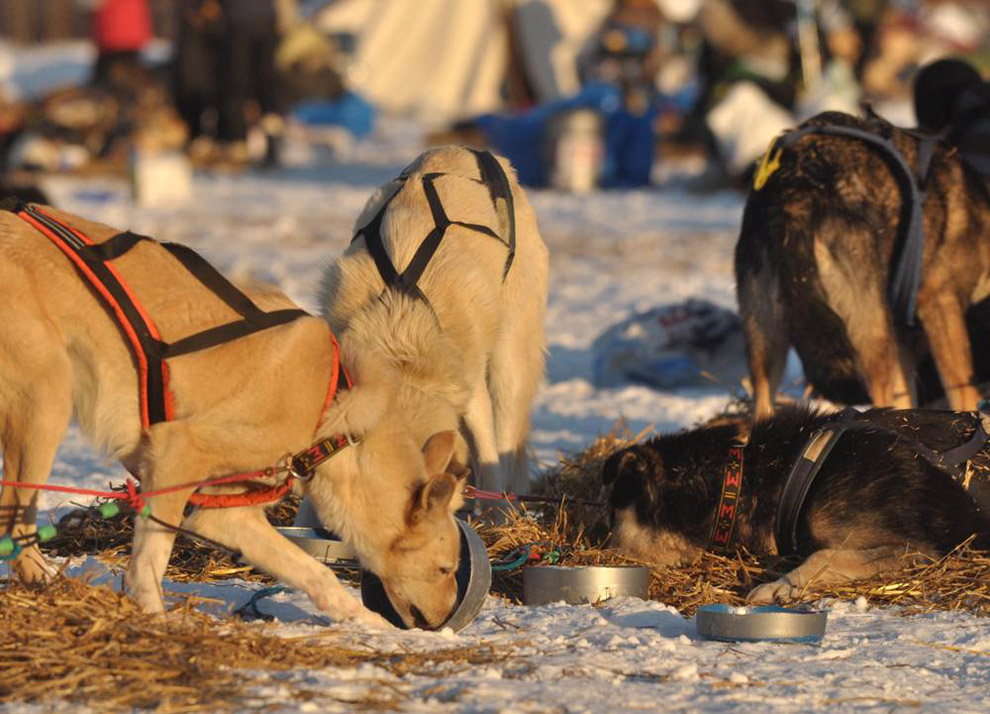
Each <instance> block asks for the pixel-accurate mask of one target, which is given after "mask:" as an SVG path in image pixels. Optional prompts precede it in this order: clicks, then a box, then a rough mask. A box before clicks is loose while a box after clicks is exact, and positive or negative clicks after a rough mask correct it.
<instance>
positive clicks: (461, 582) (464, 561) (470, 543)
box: [361, 518, 492, 632]
mask: <svg viewBox="0 0 990 714" xmlns="http://www.w3.org/2000/svg"><path fill="white" fill-rule="evenodd" d="M454 520H456V521H457V525H458V526H460V529H461V559H460V564H459V565H458V568H457V575H456V578H457V604H456V605H454V611H453V612H452V613H451V614H450V617H449V618H447V621H446V622H445V623H443V627H449V628H451V629H452V630H454V632H457V631H459V630H463V629H464V628H465V627H467V626H468V625H469V624H471V623H472V622H473V621H474V618H476V617H477V616H478V613H479V612H481V607H482V606H483V605H484V604H485V596H486V595H488V590H489V589H490V588H491V586H492V565H491V562H490V561H489V560H488V549H487V548H485V542H484V541H483V540H481V536H479V535H478V534H477V533H476V532H475V530H474V528H472V527H471V526H469V525H468V524H467V523H465V522H464V521H462V520H461V519H460V518H456V519H454ZM361 600H362V601H364V604H365V606H366V607H367V608H368V609H369V610H374V611H375V612H377V613H379V614H380V615H381V616H382V617H384V618H385V619H386V620H388V621H389V622H391V623H392V624H393V625H395V626H396V627H400V628H402V629H408V628H407V627H406V625H405V623H404V622H403V621H402V618H401V617H399V613H397V612H396V611H395V608H394V607H392V603H391V602H390V601H389V599H388V595H387V594H386V592H385V586H384V585H382V581H381V580H379V579H378V577H377V576H376V575H375V574H374V573H371V572H369V571H367V570H363V571H361Z"/></svg>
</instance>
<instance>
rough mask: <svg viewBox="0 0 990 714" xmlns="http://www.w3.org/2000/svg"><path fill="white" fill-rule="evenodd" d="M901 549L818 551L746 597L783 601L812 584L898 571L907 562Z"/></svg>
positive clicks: (886, 547)
mask: <svg viewBox="0 0 990 714" xmlns="http://www.w3.org/2000/svg"><path fill="white" fill-rule="evenodd" d="M905 552H906V551H905V548H904V547H903V546H901V547H899V548H898V547H895V546H881V547H878V548H870V549H867V550H838V549H837V550H833V549H824V550H819V551H816V552H814V553H812V554H811V555H810V556H808V558H807V559H806V560H805V561H804V562H803V563H801V565H799V566H798V567H796V568H794V570H792V571H791V572H789V573H787V574H786V575H784V576H783V577H781V578H779V579H778V580H774V581H773V582H772V583H764V584H763V585H759V586H757V587H756V588H754V589H753V590H752V592H750V593H749V596H748V597H747V598H746V599H747V600H748V601H749V602H754V603H772V602H783V601H786V600H790V599H792V598H795V597H798V596H799V595H800V594H801V592H802V591H803V590H804V589H805V588H807V587H808V586H810V585H812V584H817V585H830V584H835V583H847V582H850V581H853V580H861V579H863V578H869V577H871V576H873V575H877V574H878V573H883V572H890V571H895V570H901V569H903V568H904V567H906V566H907V565H909V564H910V561H909V560H907V559H905V558H904V557H903V555H904V553H905Z"/></svg>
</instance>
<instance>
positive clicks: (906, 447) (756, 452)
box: [602, 407, 990, 602]
mask: <svg viewBox="0 0 990 714" xmlns="http://www.w3.org/2000/svg"><path fill="white" fill-rule="evenodd" d="M843 419H844V420H845V421H843ZM840 424H841V425H842V426H843V427H844V428H845V430H844V431H842V432H841V433H837V431H836V430H833V429H831V427H835V426H836V425H840ZM979 424H980V422H979V421H978V420H977V418H975V417H974V414H971V413H958V412H949V411H935V410H902V411H896V410H889V409H873V410H870V411H868V412H864V413H862V414H857V415H856V416H855V418H853V417H851V416H845V417H838V416H837V415H825V414H820V413H816V412H813V411H809V410H807V409H804V408H796V407H786V408H782V409H780V410H778V412H777V414H776V415H775V416H774V417H772V418H770V419H766V420H763V421H760V422H758V423H756V425H755V426H754V427H753V429H752V432H751V434H750V437H749V441H748V443H747V444H746V445H745V446H741V445H740V444H739V443H738V435H739V432H738V429H737V428H736V426H732V425H726V426H715V427H703V428H701V429H696V430H693V431H689V432H684V433H679V434H672V435H667V436H660V437H658V438H655V439H652V440H650V441H648V442H645V443H642V444H637V445H635V446H631V447H628V448H626V449H623V450H621V451H619V452H617V453H615V454H614V455H613V456H611V457H610V458H609V459H608V461H606V463H605V466H604V470H603V475H602V478H603V481H604V482H605V483H606V485H611V497H610V507H611V514H612V523H613V535H614V537H615V538H616V540H617V545H618V547H619V548H620V549H621V550H623V551H624V552H626V553H628V554H630V555H632V556H634V557H638V558H641V559H643V560H647V561H650V562H655V563H658V564H662V565H673V564H678V563H687V562H691V561H692V560H694V559H696V558H697V557H698V556H700V554H701V552H702V551H703V550H706V549H713V550H717V548H714V547H713V543H717V542H718V541H719V538H720V536H721V537H722V541H723V543H724V545H725V546H726V547H725V548H723V549H724V550H728V549H729V548H731V547H735V546H744V547H745V548H746V549H747V550H749V551H750V552H752V553H757V554H770V555H776V554H794V555H799V556H801V557H803V558H804V559H805V560H804V561H803V562H802V563H801V564H800V565H799V566H798V567H797V568H795V569H794V570H792V571H791V572H789V573H788V574H787V575H786V576H784V577H783V578H781V579H780V580H777V581H775V582H771V583H767V584H765V585H761V586H759V587H758V588H756V589H755V590H754V591H753V592H752V593H750V599H751V600H753V601H756V602H770V601H773V600H784V599H788V598H789V597H791V596H793V595H796V594H797V593H798V592H799V591H800V590H801V589H802V588H804V587H806V586H807V585H808V584H809V583H811V582H812V581H814V582H816V583H820V584H824V583H829V582H843V581H847V580H855V579H860V578H865V577H869V576H871V575H874V574H876V573H879V572H884V571H892V570H896V569H899V568H902V567H904V566H905V565H906V564H907V563H908V562H909V561H908V560H906V559H905V558H904V557H903V556H904V555H905V554H906V553H909V552H914V553H922V554H926V555H931V556H934V555H940V554H944V553H946V552H948V551H950V550H952V549H953V548H954V547H955V546H957V545H959V544H960V543H962V542H964V541H965V540H966V539H967V538H969V537H970V536H972V535H974V534H976V539H975V541H974V547H977V548H990V517H988V512H990V511H988V508H990V506H988V503H987V499H986V496H987V491H986V488H987V485H988V484H987V482H986V476H985V475H983V473H984V471H985V470H986V469H990V447H988V446H987V445H986V443H985V437H983V435H982V433H981V432H980V431H979V429H978V428H977V427H978V425H979ZM823 427H825V431H821V432H820V431H819V430H821V429H822V428H823ZM830 431H831V439H832V440H833V441H832V443H831V447H830V451H827V452H825V458H824V460H821V461H820V470H818V471H817V475H815V476H814V478H813V480H811V481H810V488H809V489H808V490H807V492H806V496H805V497H804V499H803V500H799V501H798V502H797V505H795V507H794V508H793V509H790V510H789V511H788V509H786V508H785V509H781V508H780V504H781V501H782V500H783V501H785V502H786V501H787V500H788V496H787V494H788V493H790V492H792V489H791V486H788V485H787V484H788V481H789V479H788V476H789V475H790V473H791V469H792V466H793V465H794V464H795V463H796V462H798V460H799V459H803V458H804V455H805V454H806V453H807V454H808V455H810V456H814V455H815V454H814V449H817V448H821V443H820V442H819V443H818V445H817V446H815V447H814V448H813V449H812V450H811V452H806V447H807V446H809V445H814V444H815V443H816V442H815V439H816V438H821V437H819V434H821V433H828V432H830ZM977 433H979V434H980V437H978V438H976V439H974V434H977ZM960 446H962V447H963V450H966V449H969V450H970V451H969V453H967V454H965V455H964V456H963V458H965V457H966V456H970V455H972V453H973V451H972V450H973V449H978V450H977V451H976V452H975V455H973V456H972V459H971V460H969V462H968V466H969V468H967V464H966V463H964V464H963V465H962V468H961V469H958V470H955V473H956V477H955V478H954V476H953V475H951V473H952V472H953V471H954V469H953V468H952V467H951V466H949V465H948V464H949V463H950V462H951V461H953V460H954V458H953V457H958V456H959V453H958V452H956V453H955V454H953V452H952V450H953V449H955V448H957V447H960ZM967 475H968V476H967ZM736 476H740V477H741V478H736ZM957 479H958V480H957ZM739 481H741V485H739V483H738V482H739ZM726 482H729V483H733V482H735V486H734V489H733V490H734V491H735V493H736V497H735V499H734V502H733V505H734V512H735V516H734V521H732V520H729V521H728V525H726V521H725V519H724V518H720V517H719V516H718V515H717V514H718V513H720V512H722V511H723V510H725V506H726V505H727V503H728V502H727V501H726V499H725V489H724V485H723V484H724V483H726ZM963 482H966V483H965V485H966V487H968V490H967V488H966V487H964V485H963ZM726 529H727V530H726Z"/></svg>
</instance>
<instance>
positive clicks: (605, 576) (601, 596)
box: [523, 565, 650, 605]
mask: <svg viewBox="0 0 990 714" xmlns="http://www.w3.org/2000/svg"><path fill="white" fill-rule="evenodd" d="M620 595H629V596H632V597H639V598H647V597H649V595H650V569H649V568H645V567H643V566H641V565H629V566H625V565H620V566H601V565H589V566H565V565H532V566H529V567H525V568H523V603H524V604H526V605H546V604H547V603H551V602H560V601H561V600H563V601H564V602H566V603H570V604H573V605H579V604H583V603H590V604H592V605H594V604H595V603H599V602H602V601H604V600H608V599H609V598H613V597H618V596H620Z"/></svg>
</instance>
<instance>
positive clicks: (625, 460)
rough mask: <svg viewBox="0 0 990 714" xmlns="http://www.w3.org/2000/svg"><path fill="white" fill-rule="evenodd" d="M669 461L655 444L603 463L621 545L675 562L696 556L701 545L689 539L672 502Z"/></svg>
mask: <svg viewBox="0 0 990 714" xmlns="http://www.w3.org/2000/svg"><path fill="white" fill-rule="evenodd" d="M665 476H666V474H665V470H664V462H663V459H662V457H661V455H660V452H659V450H658V449H657V448H655V447H654V446H653V445H651V444H649V443H648V444H637V445H634V446H630V447H628V448H626V449H622V450H621V451H617V452H616V453H614V454H613V455H612V456H610V457H609V458H608V460H607V461H606V462H605V465H604V467H603V468H602V483H603V484H604V485H605V487H606V488H608V487H611V493H610V495H609V518H610V525H611V527H612V535H613V537H614V538H615V541H616V547H618V548H619V550H621V551H623V552H625V553H628V554H629V555H631V556H632V557H634V558H639V559H642V560H646V561H650V562H653V563H657V564H658V565H673V564H677V563H683V562H686V561H691V560H693V559H694V558H696V557H697V555H698V554H699V552H700V551H699V549H698V548H697V547H696V546H695V545H693V544H692V543H691V542H690V541H689V540H688V536H687V533H686V532H685V529H683V528H681V527H680V525H681V523H680V521H681V520H682V517H683V515H684V514H679V513H674V512H672V509H671V508H670V503H668V500H669V498H668V496H669V494H668V493H667V484H666V483H665V480H666V479H665Z"/></svg>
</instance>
